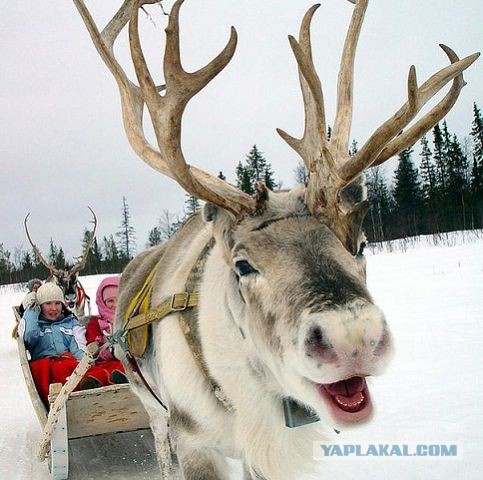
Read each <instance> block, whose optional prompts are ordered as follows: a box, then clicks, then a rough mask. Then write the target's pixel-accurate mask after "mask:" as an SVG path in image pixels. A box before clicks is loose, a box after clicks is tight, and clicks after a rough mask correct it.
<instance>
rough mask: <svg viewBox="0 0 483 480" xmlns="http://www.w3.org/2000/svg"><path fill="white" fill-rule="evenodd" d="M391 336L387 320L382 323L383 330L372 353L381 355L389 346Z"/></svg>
mask: <svg viewBox="0 0 483 480" xmlns="http://www.w3.org/2000/svg"><path fill="white" fill-rule="evenodd" d="M390 340H391V336H390V334H389V328H388V327H387V322H385V323H384V330H383V331H382V335H381V338H380V340H379V342H378V344H377V345H376V348H375V349H374V355H376V356H380V355H383V354H384V353H385V352H386V350H387V349H388V347H389V343H390Z"/></svg>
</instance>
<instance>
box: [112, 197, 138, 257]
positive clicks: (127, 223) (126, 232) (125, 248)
mask: <svg viewBox="0 0 483 480" xmlns="http://www.w3.org/2000/svg"><path fill="white" fill-rule="evenodd" d="M116 236H117V237H118V239H119V240H118V242H119V243H118V250H119V253H120V255H121V256H122V257H123V258H124V259H126V260H130V259H131V258H132V257H133V256H134V253H135V252H134V250H135V244H136V237H135V231H134V227H133V226H132V225H131V214H130V212H129V206H128V204H127V200H126V197H122V212H121V225H120V227H119V230H118V231H117V233H116Z"/></svg>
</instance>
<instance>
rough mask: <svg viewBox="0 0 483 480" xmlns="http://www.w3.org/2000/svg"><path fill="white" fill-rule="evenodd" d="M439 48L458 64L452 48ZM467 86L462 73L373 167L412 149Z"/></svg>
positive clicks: (398, 137)
mask: <svg viewBox="0 0 483 480" xmlns="http://www.w3.org/2000/svg"><path fill="white" fill-rule="evenodd" d="M439 46H440V47H441V48H442V49H443V51H444V52H445V53H446V55H448V58H449V59H450V61H451V63H456V62H458V61H459V57H458V55H456V53H455V52H454V51H453V50H452V49H451V48H449V47H448V46H446V45H443V44H440V45H439ZM465 85H466V82H465V81H464V78H463V73H460V74H459V75H458V76H456V77H455V78H454V79H453V84H452V85H451V88H450V90H449V91H448V93H447V94H446V95H445V96H444V98H443V99H442V100H441V101H440V102H439V103H438V104H437V105H436V106H435V107H433V108H432V109H431V110H430V111H429V112H428V113H427V114H426V115H425V116H424V117H423V118H421V119H420V120H418V121H417V122H416V123H415V124H414V125H413V126H412V127H410V128H409V129H408V130H406V131H405V132H404V133H401V134H400V135H398V136H397V137H396V138H394V139H393V140H391V141H390V142H389V143H388V144H387V145H386V146H385V147H384V149H383V150H382V152H381V153H380V154H379V155H378V157H377V158H376V160H375V161H374V162H373V163H372V165H371V167H375V166H377V165H380V164H381V163H384V162H385V161H386V160H388V159H389V158H391V157H393V156H395V155H397V154H398V153H399V152H401V151H402V150H404V149H405V148H408V147H410V146H411V145H413V144H414V143H415V142H416V141H417V140H418V139H419V138H421V137H422V136H423V135H424V134H425V133H426V132H428V131H429V130H431V129H432V128H433V127H434V126H435V125H436V124H437V123H438V122H439V121H441V119H443V118H444V117H445V116H446V114H447V113H448V112H449V111H450V110H451V108H453V105H454V104H455V103H456V100H458V97H459V94H460V92H461V89H462V88H463V87H464V86H465Z"/></svg>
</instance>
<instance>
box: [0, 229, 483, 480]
mask: <svg viewBox="0 0 483 480" xmlns="http://www.w3.org/2000/svg"><path fill="white" fill-rule="evenodd" d="M449 240H450V242H451V245H450V246H448V245H437V246H434V245H432V241H431V240H429V239H428V240H427V239H422V240H421V241H420V242H419V244H417V245H413V246H410V247H409V248H407V249H403V248H401V245H400V244H397V243H396V244H394V245H393V251H392V252H391V253H388V252H387V251H382V252H375V253H371V252H368V255H367V257H368V258H367V260H368V281H369V288H370V291H371V292H372V293H373V295H374V298H375V300H376V302H377V303H378V304H379V306H381V307H382V309H383V310H384V311H385V313H386V316H387V318H388V321H389V323H390V325H391V327H392V331H393V334H394V337H395V343H396V355H395V358H394V360H393V363H392V365H391V367H390V368H389V370H388V371H387V373H386V374H385V375H384V376H383V377H379V378H375V379H372V382H371V383H372V385H371V390H372V395H373V399H374V400H375V403H376V407H377V412H376V415H375V417H374V419H373V421H372V422H371V423H370V424H369V425H366V426H362V427H358V428H357V429H351V430H346V431H343V432H342V433H341V434H340V435H339V436H337V437H336V435H335V434H334V442H340V443H357V442H365V443H402V442H418V443H437V444H442V443H456V442H458V443H459V445H460V446H461V447H462V449H463V455H462V458H461V459H459V460H448V459H444V458H438V457H431V458H430V457H426V458H419V457H418V458H411V459H396V458H395V457H391V458H384V459H374V458H366V459H357V460H340V459H335V460H333V461H332V460H329V461H324V464H323V472H324V473H323V474H321V475H320V476H319V478H335V477H336V478H337V479H338V480H343V479H355V478H357V479H358V480H365V479H371V480H386V479H391V480H413V479H414V480H419V479H421V480H422V479H425V480H426V479H464V480H473V479H474V480H476V479H480V478H482V474H481V471H482V470H483V455H482V450H481V449H482V445H483V410H482V408H481V404H482V401H483V395H482V391H483V386H482V377H483V362H482V353H483V281H482V280H483V239H482V238H481V237H480V239H478V238H476V237H475V236H473V237H472V238H469V239H468V238H467V239H466V241H465V242H463V241H462V238H461V237H458V238H457V239H456V240H454V237H450V239H449ZM101 278H102V277H101V276H97V277H85V278H83V279H82V283H83V284H84V286H85V287H86V289H87V291H88V293H89V294H90V295H91V297H94V293H95V290H96V287H97V285H98V284H99V282H100V280H101ZM23 295H24V292H23V291H21V290H19V288H18V286H7V287H0V319H1V321H2V322H3V334H2V335H1V336H0V355H1V356H0V358H1V359H2V361H1V364H0V373H1V374H0V391H1V392H2V393H1V396H0V407H1V410H2V413H1V416H0V479H5V480H10V479H13V480H17V479H19V480H20V479H21V480H24V479H25V480H27V479H28V480H30V479H33V480H46V479H48V478H49V474H48V469H47V465H45V464H39V463H37V462H36V461H35V460H34V453H35V451H36V446H37V442H38V439H39V435H40V431H39V425H38V422H37V418H36V417H35V414H34V412H33V409H32V406H31V404H30V399H29V397H28V395H27V392H26V389H25V387H24V382H23V379H22V374H21V371H20V368H19V363H18V358H17V351H16V345H15V342H14V341H13V340H12V339H11V338H10V332H11V328H12V326H13V315H12V313H11V309H10V307H11V305H14V304H18V303H19V301H20V300H21V298H22V297H23ZM327 431H328V429H327ZM70 447H71V476H70V477H69V478H72V479H73V480H74V479H77V480H88V479H96V480H101V479H108V478H109V479H128V478H129V479H148V478H156V475H157V473H158V471H157V467H156V464H155V461H154V453H153V451H152V448H153V444H152V437H151V436H150V434H149V432H142V433H136V434H123V435H111V436H109V437H107V438H106V437H105V438H102V437H97V438H93V439H84V440H79V441H74V442H71V445H70ZM238 477H239V469H238V467H236V466H235V467H234V468H233V478H238ZM271 480H276V479H271ZM294 480H295V479H294ZM297 480H298V479H297Z"/></svg>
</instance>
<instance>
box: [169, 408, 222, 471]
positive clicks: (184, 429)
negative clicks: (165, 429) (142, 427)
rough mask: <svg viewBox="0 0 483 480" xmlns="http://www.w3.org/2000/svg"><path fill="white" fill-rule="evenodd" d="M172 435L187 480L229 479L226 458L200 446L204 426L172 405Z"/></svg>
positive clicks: (170, 411) (170, 410)
mask: <svg viewBox="0 0 483 480" xmlns="http://www.w3.org/2000/svg"><path fill="white" fill-rule="evenodd" d="M169 413H170V420H169V422H170V427H169V428H170V433H171V434H172V437H171V438H172V439H173V441H174V442H175V443H176V454H177V456H178V460H179V464H180V467H181V470H182V471H183V474H184V478H185V479H186V480H226V479H227V478H229V471H228V464H227V462H226V460H225V458H224V457H223V456H222V455H220V454H219V453H218V452H216V451H215V450H213V449H211V448H206V447H205V448H204V447H203V446H202V445H200V434H201V435H202V433H203V432H201V430H202V426H201V425H200V424H199V423H198V422H197V421H196V419H195V418H193V417H192V416H191V414H190V413H188V412H187V411H185V410H183V409H181V408H179V407H178V406H176V405H174V404H171V405H170V409H169Z"/></svg>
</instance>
